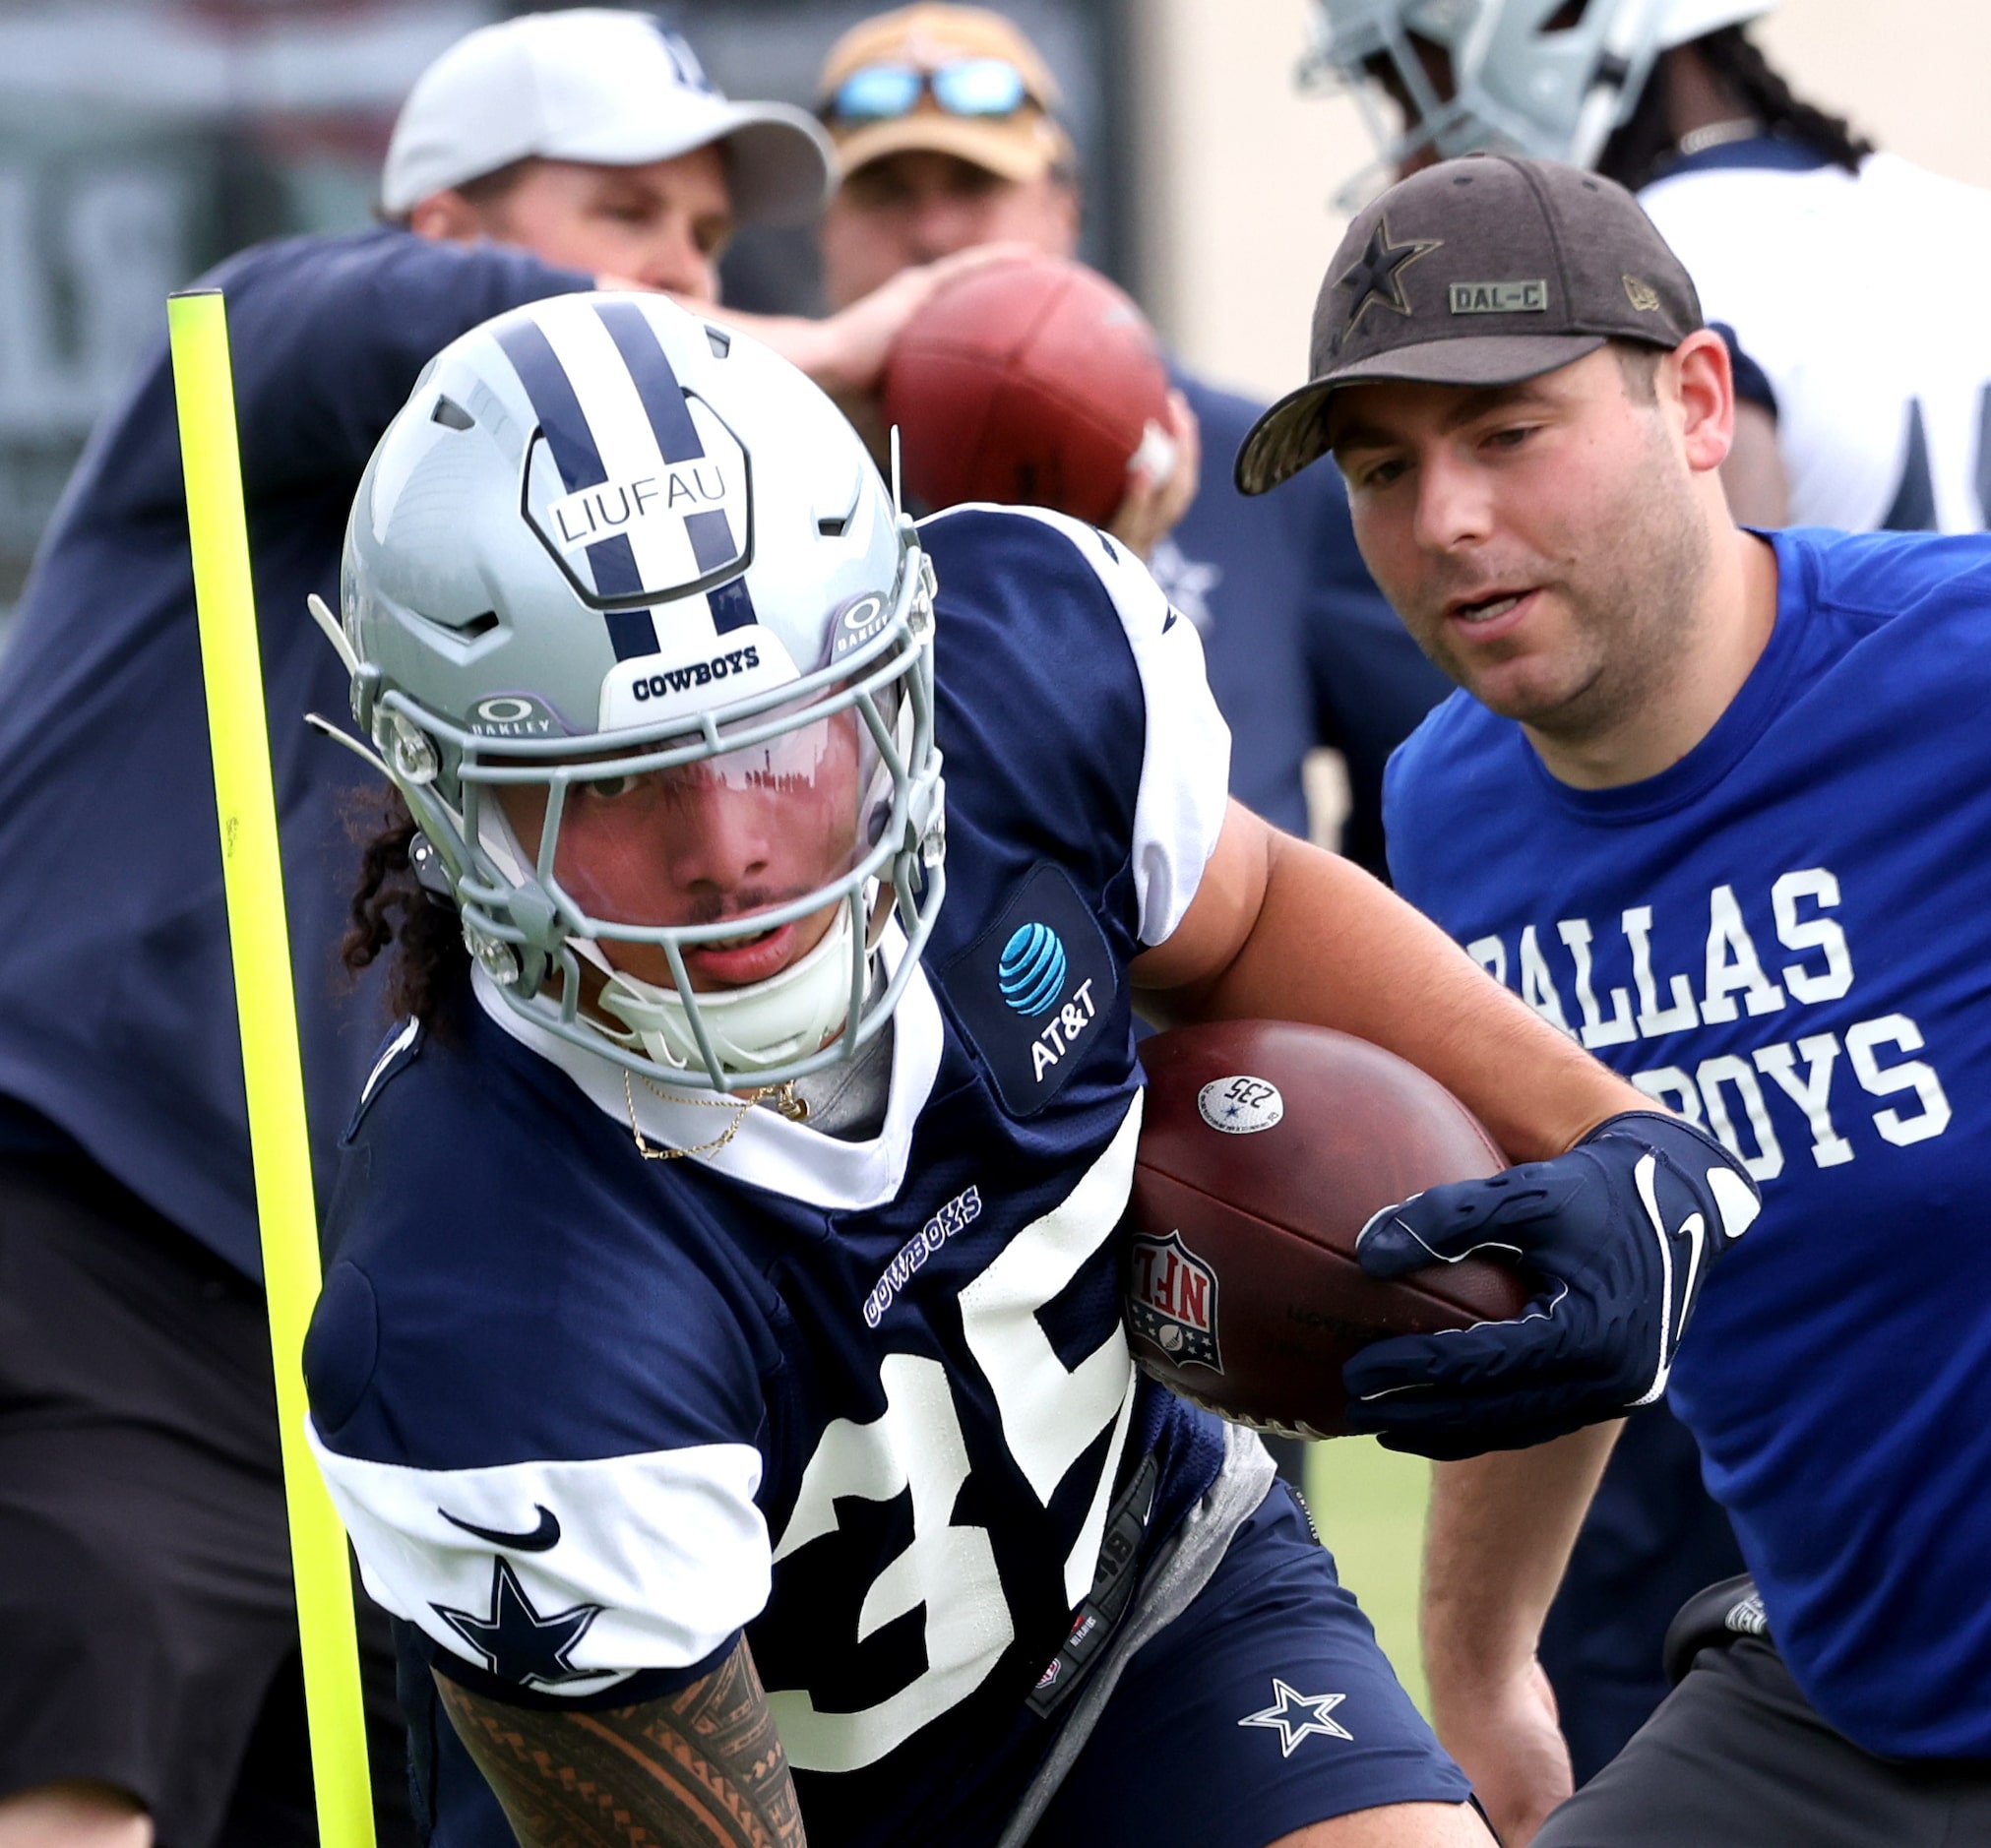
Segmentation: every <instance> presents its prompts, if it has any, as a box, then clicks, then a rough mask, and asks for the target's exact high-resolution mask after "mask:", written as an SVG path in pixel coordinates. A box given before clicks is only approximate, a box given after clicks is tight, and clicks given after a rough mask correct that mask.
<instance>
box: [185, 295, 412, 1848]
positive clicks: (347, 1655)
mask: <svg viewBox="0 0 1991 1848" xmlns="http://www.w3.org/2000/svg"><path fill="white" fill-rule="evenodd" d="M166 321H167V327H168V329H169V332H170V335H171V340H172V356H173V390H174V394H175V396H176V398H177V400H178V402H179V417H180V458H181V462H182V465H183V467H184V468H185V471H186V483H187V524H188V526H189V529H190V530H191V532H192V535H193V544H194V595H195V600H196V602H197V603H198V605H199V608H200V624H201V671H202V675H203V677H204V679H205V680H206V683H207V690H208V734H209V740H210V743H211V744H212V746H213V750H214V757H215V801H216V807H217V809H218V814H219V820H220V828H221V873H222V879H223V882H224V884H225V886H226V889H227V901H228V943H229V948H230V951H231V954H232V955H233V959H234V965H235V1006H236V1009H237V1011H238V1013H239V1014H240V1016H241V1025H242V1070H243V1076H244V1078H246V1080H247V1083H248V1091H249V1143H250V1147H251V1149H252V1150H253V1152H254V1156H255V1164H256V1211H257V1216H258V1218H259V1219H260V1220H261V1222H262V1228H263V1281H264V1287H265V1289H266V1290H267V1291H268V1294H269V1299H270V1348H271V1353H272V1355H273V1357H274V1359H275V1362H276V1368H277V1417H278V1421H279V1424H280V1437H281V1442H282V1453H283V1497H284V1503H285V1506H286V1508H287V1510H288V1513H289V1519H290V1567H291V1571H292V1573H293V1575H294V1578H295V1581H296V1586H297V1632H298V1637H299V1640H300V1642H301V1644H302V1646H303V1652H304V1701H305V1710H306V1713H307V1715H308V1717H309V1719H310V1725H311V1770H312V1776H313V1779H314V1781H315V1783H316V1785H317V1792H318V1834H319V1840H320V1843H321V1844H322V1848H373V1797H372V1792H371V1790H370V1788H369V1785H368V1779H367V1769H366V1726H365V1719H364V1714H363V1709H362V1707H361V1704H360V1694H359V1650H358V1640H357V1636H356V1634H355V1632H354V1627H353V1616H352V1580H351V1577H350V1575H349V1571H348V1568H347V1565H346V1555H345V1533H344V1530H343V1529H342V1527H341V1525H340V1523H339V1516H338V1514H337V1513H336V1512H335V1511H334V1509H333V1507H332V1501H331V1498H330V1497H329V1496H328V1495H327V1494H326V1492H325V1485H324V1483H323V1481H322V1480H321V1479H320V1477H319V1474H318V1468H317V1465H316V1464H315V1463H314V1462H313V1461H312V1457H311V1451H310V1448H309V1447H308V1446H307V1444H306V1443H305V1441H304V1416H305V1402H304V1371H303V1353H304V1330H305V1326H306V1324H308V1323H309V1321H310V1319H311V1307H312V1305H313V1304H314V1303H315V1302H316V1301H317V1300H318V1285H319V1267H318V1212H317V1207H316V1205H315V1203H314V1201H313V1199H312V1191H311V1146H310V1140H309V1138H308V1136H307V1134H306V1131H305V1123H304V1071H303V1065H302V1062H301V1060H300V1059H299V1056H298V1050H297V1001H296V996H295V994H294V993H293V991H292V987H291V980H290V930H289V925H288V922H287V920H286V918H285V915H284V909H283V872H282V866H281V864H280V861H279V858H278V853H277V798H276V790H275V786H274V784H273V782H272V778H271V772H270V733H269V723H268V719H267V717H266V714H265V705H264V692H263V658H262V651H261V649H260V647H258V644H257V639H256V598H255V590H254V587H253V585H252V584H251V581H250V577H249V533H248V524H247V520H246V517H245V515H244V512H243V507H242V458H241V450H240V447H239V445H238V442H237V438H236V431H235V383H234V374H233V369H232V368H231V366H230V364H229V360H228V322H227V311H226V309H225V307H224V305H223V303H222V300H221V294H220V291H219V290H218V289H199V290H190V291H188V292H186V293H183V294H177V295H174V296H173V297H172V298H171V299H170V300H169V301H168V302H167V304H166ZM298 620H299V621H300V622H301V621H303V620H304V617H303V615H302V613H301V612H299V613H298Z"/></svg>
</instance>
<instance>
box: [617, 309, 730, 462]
mask: <svg viewBox="0 0 1991 1848" xmlns="http://www.w3.org/2000/svg"><path fill="white" fill-rule="evenodd" d="M594 312H595V313H596V314H598V315H599V316H600V317H601V324H602V326H603V327H605V328H606V329H607V330H608V338H609V339H612V340H613V341H614V342H615V350H616V351H617V352H619V353H620V354H621V355H622V363H623V364H624V365H625V366H627V367H628V368H629V376H630V378H631V379H633V380H634V381H635V382H636V395H637V397H639V398H640V399H642V400H643V408H644V410H645V412H646V413H647V414H648V416H649V418H650V427H651V430H652V432H653V434H654V436H655V437H656V447H657V448H658V449H659V450H661V451H662V452H663V460H664V461H665V462H696V461H697V460H698V459H699V458H700V457H702V456H703V455H704V454H705V445H704V443H702V442H701V441H700V440H699V434H698V427H697V425H695V424H694V423H693V422H692V420H691V411H690V409H689V408H688V407H687V406H686V404H685V401H684V391H683V388H682V387H681V386H679V384H678V382H677V374H676V373H675V372H674V371H673V370H672V369H671V364H670V360H669V357H668V356H667V355H666V354H665V352H664V350H663V347H662V345H661V343H660V342H659V341H658V340H657V338H656V330H655V329H654V328H653V327H652V326H651V324H650V317H649V316H648V315H646V314H645V313H644V312H643V310H642V309H641V308H639V307H638V306H637V305H636V303H634V302H633V301H602V302H596V303H595V304H594Z"/></svg>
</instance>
